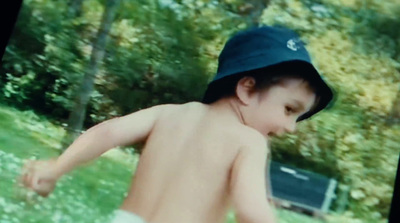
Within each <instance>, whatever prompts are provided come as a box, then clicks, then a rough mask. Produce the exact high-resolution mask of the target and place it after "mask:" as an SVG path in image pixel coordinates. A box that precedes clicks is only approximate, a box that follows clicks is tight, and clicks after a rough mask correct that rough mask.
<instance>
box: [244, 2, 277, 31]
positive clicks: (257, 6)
mask: <svg viewBox="0 0 400 223" xmlns="http://www.w3.org/2000/svg"><path fill="white" fill-rule="evenodd" d="M269 2H270V1H269V0H247V1H245V3H244V4H243V5H241V6H240V7H239V13H240V14H241V15H242V16H244V17H245V20H246V23H247V26H248V27H254V26H259V25H260V17H261V15H262V13H263V11H264V9H266V8H267V6H268V4H269Z"/></svg>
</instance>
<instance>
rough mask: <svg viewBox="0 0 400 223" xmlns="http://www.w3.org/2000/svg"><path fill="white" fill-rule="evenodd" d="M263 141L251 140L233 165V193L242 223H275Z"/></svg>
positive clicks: (265, 148)
mask: <svg viewBox="0 0 400 223" xmlns="http://www.w3.org/2000/svg"><path fill="white" fill-rule="evenodd" d="M267 152H268V150H267V146H266V142H265V140H264V138H260V137H258V138H256V139H255V140H252V142H251V145H249V146H248V147H246V148H242V149H241V151H240V152H239V154H238V156H237V157H236V160H235V162H234V165H233V169H232V179H231V193H232V199H233V205H234V208H235V212H236V216H237V219H238V221H239V222H240V223H259V222H264V223H276V222H277V220H276V218H275V214H274V212H273V210H272V207H271V206H270V204H269V203H268V200H267V192H266V175H265V167H266V158H267Z"/></svg>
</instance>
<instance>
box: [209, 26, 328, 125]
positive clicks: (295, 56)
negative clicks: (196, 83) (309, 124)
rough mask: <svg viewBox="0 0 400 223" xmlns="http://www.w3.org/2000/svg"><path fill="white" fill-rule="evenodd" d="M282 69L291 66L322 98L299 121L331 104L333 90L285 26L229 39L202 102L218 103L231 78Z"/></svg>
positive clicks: (300, 42)
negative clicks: (249, 72)
mask: <svg viewBox="0 0 400 223" xmlns="http://www.w3.org/2000/svg"><path fill="white" fill-rule="evenodd" d="M279 66H284V67H286V68H287V67H290V68H291V70H294V71H295V72H296V74H297V75H299V76H301V77H303V78H304V79H305V80H307V81H309V82H310V83H311V84H312V86H314V87H315V88H316V94H317V95H318V96H319V100H318V102H317V104H316V106H314V108H313V109H312V110H311V111H309V112H307V113H305V114H304V115H302V116H301V117H299V119H298V121H301V120H304V119H307V118H309V117H311V116H312V115H314V114H316V113H317V112H319V111H321V110H322V109H324V108H326V107H327V105H328V104H329V103H330V102H331V101H332V99H333V92H332V89H331V88H330V87H329V86H328V85H327V83H326V82H325V81H324V80H323V78H322V76H321V75H320V74H319V73H318V71H317V69H316V68H315V67H314V66H313V65H312V63H311V58H310V56H309V54H308V52H307V49H306V48H305V46H304V43H303V42H302V41H301V40H300V37H299V36H298V35H297V34H296V33H295V32H294V31H293V30H290V29H287V28H284V27H272V26H262V27H257V28H252V29H249V30H245V31H242V32H239V33H237V34H236V35H234V36H233V37H231V38H230V39H229V40H228V42H227V43H226V44H225V46H224V48H223V50H222V51H221V53H220V55H219V58H218V70H217V74H216V75H215V77H214V79H213V80H212V81H211V82H210V83H209V85H208V87H207V90H206V92H205V94H204V98H203V101H202V102H203V103H206V104H210V103H212V102H214V101H216V100H217V99H218V96H219V95H218V92H221V91H223V90H224V89H223V84H221V83H223V82H224V80H227V79H228V77H233V76H236V77H237V76H240V74H242V75H243V73H244V72H248V71H252V70H259V69H264V68H269V67H279ZM265 75H268V72H266V74H265ZM221 88H222V89H221Z"/></svg>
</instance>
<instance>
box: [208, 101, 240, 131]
mask: <svg viewBox="0 0 400 223" xmlns="http://www.w3.org/2000/svg"><path fill="white" fill-rule="evenodd" d="M209 106H210V111H212V112H215V113H216V114H218V116H220V117H221V118H223V119H225V120H227V121H233V122H239V123H241V124H243V125H246V123H245V121H244V119H243V115H242V112H241V111H240V105H239V103H238V101H237V100H236V99H235V98H233V97H227V98H221V99H219V100H218V101H216V102H214V103H212V104H210V105H209Z"/></svg>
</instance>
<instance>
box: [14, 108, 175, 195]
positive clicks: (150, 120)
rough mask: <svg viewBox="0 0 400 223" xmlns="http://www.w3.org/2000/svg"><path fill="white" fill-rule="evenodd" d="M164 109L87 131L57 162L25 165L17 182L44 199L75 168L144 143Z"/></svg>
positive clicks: (143, 112)
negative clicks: (110, 150)
mask: <svg viewBox="0 0 400 223" xmlns="http://www.w3.org/2000/svg"><path fill="white" fill-rule="evenodd" d="M166 106H167V105H159V106H154V107H151V108H147V109H143V110H140V111H137V112H134V113H132V114H129V115H126V116H124V117H120V118H113V119H110V120H107V121H104V122H102V123H100V124H98V125H96V126H94V127H92V128H90V129H89V130H88V131H86V132H85V133H84V134H82V135H81V136H79V137H78V139H76V140H75V141H74V142H73V143H72V144H71V145H70V146H69V147H68V148H67V149H66V151H65V152H64V153H63V154H62V155H61V156H59V157H58V158H57V159H52V160H47V161H29V162H27V163H26V165H25V166H24V168H23V172H22V173H23V174H22V177H21V178H20V179H21V183H22V184H23V185H25V186H26V187H29V188H31V189H33V190H34V191H36V192H37V193H39V194H40V195H42V196H47V195H48V194H49V193H50V192H51V191H52V190H53V189H54V186H55V183H56V181H57V179H58V178H60V177H61V176H62V175H64V174H65V173H67V172H69V171H71V170H72V169H73V168H75V167H76V166H78V165H81V164H83V163H86V162H88V161H90V160H93V159H95V158H97V157H99V156H100V155H101V154H103V153H104V152H106V151H107V150H109V149H111V148H114V147H116V146H123V145H130V144H134V143H137V142H142V141H144V140H146V138H147V137H148V135H149V134H150V132H151V131H152V129H153V126H154V124H155V122H156V120H157V118H158V117H159V115H160V114H161V112H163V111H164V110H165V109H166Z"/></svg>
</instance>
